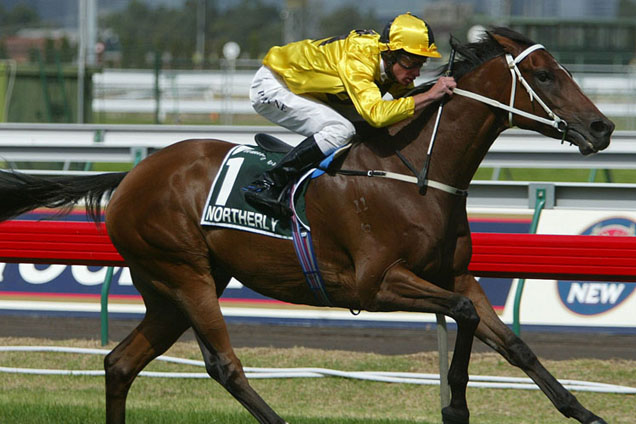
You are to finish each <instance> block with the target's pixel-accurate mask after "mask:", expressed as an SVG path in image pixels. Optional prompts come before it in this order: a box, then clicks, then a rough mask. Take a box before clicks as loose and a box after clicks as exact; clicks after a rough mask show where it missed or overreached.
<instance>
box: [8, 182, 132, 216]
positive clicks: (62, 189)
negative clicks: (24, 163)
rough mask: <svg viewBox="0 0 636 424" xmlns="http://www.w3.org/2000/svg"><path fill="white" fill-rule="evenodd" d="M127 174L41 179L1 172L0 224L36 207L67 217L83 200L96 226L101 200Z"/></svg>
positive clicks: (87, 212) (99, 214)
mask: <svg viewBox="0 0 636 424" xmlns="http://www.w3.org/2000/svg"><path fill="white" fill-rule="evenodd" d="M126 174H127V172H113V173H106V174H97V175H71V176H66V175H65V176H55V177H41V176H34V175H28V174H24V173H21V172H16V171H0V221H5V220H7V219H10V218H14V217H16V216H18V215H21V214H23V213H25V212H29V211H31V210H33V209H35V208H39V207H45V208H51V209H59V215H66V214H68V213H69V212H70V211H71V210H72V208H73V206H74V205H76V204H77V203H78V202H79V201H80V200H82V199H85V200H86V214H87V215H88V216H89V217H90V218H91V219H92V220H93V221H95V222H99V221H100V220H101V201H102V198H103V197H104V195H107V196H110V195H111V194H112V192H113V191H114V190H115V188H116V187H117V186H118V185H119V183H121V181H122V180H123V179H124V177H125V176H126Z"/></svg>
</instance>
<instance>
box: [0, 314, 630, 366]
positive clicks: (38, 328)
mask: <svg viewBox="0 0 636 424" xmlns="http://www.w3.org/2000/svg"><path fill="white" fill-rule="evenodd" d="M0 322H1V324H0V337H36V338H47V339H54V340H64V339H99V338H100V321H99V319H95V318H62V317H50V316H47V317H42V316H24V315H0ZM138 323H139V320H136V319H135V320H128V319H111V320H110V323H109V330H110V331H109V334H110V340H113V341H119V340H122V339H123V338H124V337H126V336H127V335H128V334H129V333H130V332H131V331H132V330H133V329H134V328H135V327H136V326H137V324H138ZM228 329H229V332H230V338H231V340H232V344H233V346H234V347H235V348H238V347H276V348H287V347H294V346H302V347H308V348H316V349H329V350H345V351H356V352H374V353H379V354H384V355H401V354H411V353H417V352H430V351H436V350H437V333H436V330H435V329H434V328H433V329H396V328H348V327H298V326H285V325H248V324H229V325H228ZM522 331H523V330H522ZM522 338H523V339H524V340H525V341H526V343H528V345H529V346H530V347H531V348H532V349H533V351H534V352H535V353H536V354H537V356H539V357H540V358H544V359H553V360H563V359H575V358H595V359H614V358H616V359H631V360H636V335H623V334H606V333H580V332H575V333H556V332H549V333H546V332H534V331H526V332H524V333H522ZM193 339H194V334H193V333H192V331H191V330H188V331H187V332H186V333H185V334H184V335H183V336H182V338H181V340H193ZM454 342H455V332H454V331H449V346H451V349H452V346H453V344H454ZM473 351H474V352H491V351H492V350H491V349H490V348H489V347H488V346H486V345H485V344H483V343H481V342H480V341H478V340H477V341H476V342H475V344H474V347H473Z"/></svg>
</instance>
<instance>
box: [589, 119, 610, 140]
mask: <svg viewBox="0 0 636 424" xmlns="http://www.w3.org/2000/svg"><path fill="white" fill-rule="evenodd" d="M590 128H591V130H592V132H593V133H594V134H597V135H599V136H607V135H610V134H611V133H612V132H613V131H614V124H613V123H612V122H611V121H605V120H598V121H594V122H592V125H590Z"/></svg>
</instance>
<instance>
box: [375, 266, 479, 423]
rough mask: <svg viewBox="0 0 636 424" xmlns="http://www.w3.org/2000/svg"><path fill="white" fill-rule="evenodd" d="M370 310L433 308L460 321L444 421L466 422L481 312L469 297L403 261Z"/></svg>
mask: <svg viewBox="0 0 636 424" xmlns="http://www.w3.org/2000/svg"><path fill="white" fill-rule="evenodd" d="M366 309H368V310H378V311H412V312H434V313H438V314H444V315H447V316H449V317H451V318H453V319H454V320H455V322H457V338H456V341H455V351H454V354H453V360H452V362H451V366H450V369H449V371H448V382H449V385H450V388H451V403H450V405H449V406H447V407H446V408H444V409H443V410H442V418H443V421H444V424H467V423H468V421H469V413H468V406H467V404H466V385H467V384H468V362H469V361H470V352H471V349H472V346H473V336H474V334H475V329H476V328H477V325H478V324H479V316H478V315H477V312H476V311H475V308H474V307H473V304H472V302H471V301H470V299H468V298H466V297H464V296H462V295H459V294H456V293H453V292H450V291H448V290H444V289H442V288H440V287H438V286H436V285H434V284H433V283H431V282H429V281H426V280H423V279H421V278H419V277H418V276H416V275H415V274H413V273H412V272H411V271H409V270H407V269H406V268H404V267H403V266H401V265H396V266H394V267H392V268H390V269H389V270H388V271H387V272H386V273H385V276H384V279H383V280H382V283H381V285H380V290H379V291H378V292H377V294H376V296H375V297H374V299H373V302H372V305H370V307H367V308H366Z"/></svg>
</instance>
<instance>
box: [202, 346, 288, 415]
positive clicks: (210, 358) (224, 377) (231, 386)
mask: <svg viewBox="0 0 636 424" xmlns="http://www.w3.org/2000/svg"><path fill="white" fill-rule="evenodd" d="M197 341H198V342H199V347H200V348H201V353H202V354H203V359H204V361H205V368H206V370H207V372H208V374H209V375H210V377H212V378H213V379H215V380H216V381H218V382H219V383H220V384H221V385H222V386H223V387H225V388H226V389H227V391H228V392H230V394H232V396H234V397H235V398H236V399H237V400H238V401H239V402H240V403H241V405H243V407H245V409H247V410H248V411H249V412H250V413H251V414H252V415H254V417H256V419H257V420H258V421H259V422H261V423H284V422H285V421H283V419H282V418H280V417H279V416H278V415H276V413H275V412H274V411H273V410H272V409H271V408H270V407H269V405H267V403H265V401H264V400H263V399H262V398H261V397H260V396H259V395H258V393H256V392H255V391H254V389H252V387H251V386H250V385H249V383H248V382H247V379H246V378H245V375H244V374H243V370H242V367H241V369H240V371H239V370H238V369H233V368H234V364H233V362H232V361H229V360H228V358H226V357H225V356H224V355H221V354H219V352H217V351H215V350H210V349H209V348H208V346H207V343H206V341H205V340H203V339H201V337H199V336H198V335H197ZM234 360H236V361H239V359H238V358H236V357H235V358H234ZM239 363H240V362H239ZM233 374H236V375H233Z"/></svg>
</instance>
